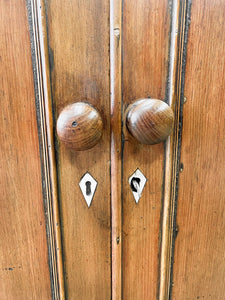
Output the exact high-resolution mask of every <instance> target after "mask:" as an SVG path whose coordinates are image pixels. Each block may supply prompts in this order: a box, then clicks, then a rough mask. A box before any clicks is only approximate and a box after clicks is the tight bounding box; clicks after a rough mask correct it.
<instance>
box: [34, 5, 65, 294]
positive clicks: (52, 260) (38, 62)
mask: <svg viewBox="0 0 225 300" xmlns="http://www.w3.org/2000/svg"><path fill="white" fill-rule="evenodd" d="M30 6H31V13H32V20H31V22H32V26H33V31H32V35H33V38H34V41H33V42H34V45H33V46H34V56H35V57H34V59H35V61H34V62H33V64H34V68H35V71H36V79H37V89H38V90H37V93H36V96H37V98H38V99H37V101H38V106H39V110H40V111H39V118H40V125H41V128H39V129H40V131H41V134H40V137H41V142H40V145H41V147H40V151H41V155H42V157H43V161H42V176H43V189H44V193H45V197H46V199H45V207H46V228H47V237H48V249H49V267H50V274H51V285H52V294H53V298H54V299H64V298H65V297H64V280H63V267H62V249H61V233H60V221H59V211H58V192H57V176H56V162H55V152H54V138H53V116H52V105H51V89H50V77H49V76H50V74H49V61H48V46H47V30H46V17H45V4H44V1H42V0H31V2H30Z"/></svg>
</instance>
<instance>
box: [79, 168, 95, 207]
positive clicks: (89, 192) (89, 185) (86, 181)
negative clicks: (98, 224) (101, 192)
mask: <svg viewBox="0 0 225 300" xmlns="http://www.w3.org/2000/svg"><path fill="white" fill-rule="evenodd" d="M97 184H98V183H97V181H96V180H95V179H94V178H93V177H92V176H91V174H89V173H88V172H87V173H86V174H84V176H83V177H82V178H81V181H80V183H79V186H80V189H81V192H82V194H83V196H84V199H85V201H86V203H87V206H88V207H90V205H91V201H92V199H93V197H94V193H95V190H96V188H97Z"/></svg>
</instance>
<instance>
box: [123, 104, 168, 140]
mask: <svg viewBox="0 0 225 300" xmlns="http://www.w3.org/2000/svg"><path fill="white" fill-rule="evenodd" d="M173 119H174V117H173V111H172V109H171V108H170V107H169V105H168V104H166V103H165V102H163V101H161V100H157V99H140V100H137V101H135V102H134V103H133V104H131V105H130V106H129V107H128V112H127V116H126V125H127V128H128V130H129V131H130V133H131V134H132V135H133V136H134V137H135V138H136V140H137V141H138V142H139V143H141V144H146V145H153V144H158V143H160V142H162V141H164V140H166V138H167V137H168V136H169V135H170V133H171V130H172V128H173Z"/></svg>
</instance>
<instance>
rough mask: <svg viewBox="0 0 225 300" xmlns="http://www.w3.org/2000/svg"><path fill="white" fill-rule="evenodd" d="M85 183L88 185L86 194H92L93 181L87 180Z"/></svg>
mask: <svg viewBox="0 0 225 300" xmlns="http://www.w3.org/2000/svg"><path fill="white" fill-rule="evenodd" d="M85 185H86V195H87V196H90V195H91V182H90V181H86V182H85Z"/></svg>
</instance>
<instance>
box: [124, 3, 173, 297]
mask: <svg viewBox="0 0 225 300" xmlns="http://www.w3.org/2000/svg"><path fill="white" fill-rule="evenodd" d="M169 33H170V10H169V6H168V1H127V0H125V1H124V4H123V32H122V37H123V44H122V68H123V72H122V87H123V88H122V95H123V109H124V123H125V122H126V120H125V117H126V114H125V110H126V108H127V106H128V104H131V103H132V102H134V101H135V100H137V99H140V98H153V99H154V98H155V99H161V100H164V99H166V100H167V96H168V95H166V92H165V90H166V85H167V75H168V59H169V40H170V39H169V38H170V36H169ZM123 129H124V141H123V143H124V144H123V170H122V172H123V194H122V195H123V198H122V212H123V215H122V216H123V229H122V230H123V239H122V270H123V271H122V273H123V277H122V279H123V297H124V299H155V298H156V295H157V289H158V278H159V272H158V271H159V259H158V257H159V252H160V231H161V228H160V220H161V218H160V216H161V210H162V196H163V166H164V145H163V143H160V144H157V145H151V146H149V145H141V144H139V143H138V142H137V141H136V140H134V138H132V137H131V135H130V134H129V132H128V131H127V129H126V126H124V128H123ZM137 169H139V170H140V171H141V172H142V173H143V174H144V176H145V177H146V179H147V182H146V184H145V187H144V189H143V192H142V196H141V198H140V200H139V202H138V204H136V202H135V199H134V197H133V194H132V191H131V187H130V185H129V183H128V179H129V177H130V176H131V175H132V174H133V173H134V172H135V171H136V170H137Z"/></svg>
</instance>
